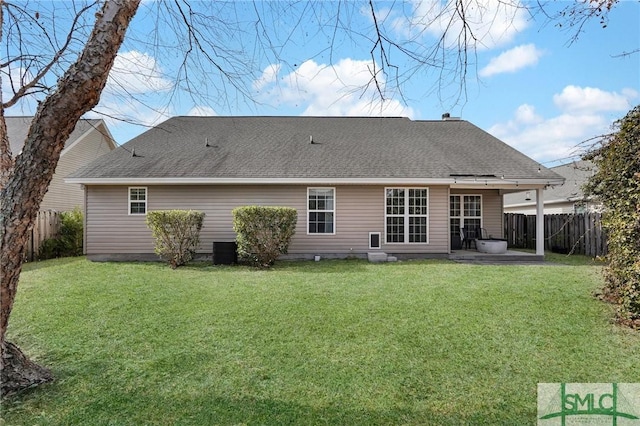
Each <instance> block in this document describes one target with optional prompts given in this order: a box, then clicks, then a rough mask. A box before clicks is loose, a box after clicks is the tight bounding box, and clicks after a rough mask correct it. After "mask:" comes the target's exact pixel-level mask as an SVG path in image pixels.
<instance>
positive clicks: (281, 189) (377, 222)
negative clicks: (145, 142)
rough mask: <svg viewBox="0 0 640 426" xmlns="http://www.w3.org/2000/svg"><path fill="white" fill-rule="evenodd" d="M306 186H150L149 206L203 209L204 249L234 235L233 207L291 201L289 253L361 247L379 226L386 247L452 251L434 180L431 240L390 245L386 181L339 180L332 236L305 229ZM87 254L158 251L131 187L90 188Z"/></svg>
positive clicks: (443, 198) (443, 191)
mask: <svg viewBox="0 0 640 426" xmlns="http://www.w3.org/2000/svg"><path fill="white" fill-rule="evenodd" d="M307 188H308V187H307V186H305V185H293V186H277V185H269V186H259V185H256V186H205V185H203V186H188V187H184V186H147V209H148V211H152V210H168V209H193V210H200V211H203V212H204V213H205V215H206V216H205V221H204V226H203V228H202V232H201V235H200V237H201V245H200V249H199V251H200V252H203V253H209V252H211V250H212V248H211V247H212V242H214V241H233V240H235V233H234V232H233V229H232V215H231V210H233V209H234V208H235V207H238V206H242V205H250V204H255V205H272V206H288V207H293V208H295V209H297V210H298V224H297V230H296V234H295V236H294V238H293V241H292V244H291V246H290V248H289V254H291V255H294V256H295V255H300V256H304V255H311V254H338V255H339V254H342V255H347V254H350V253H353V254H362V253H366V252H368V251H369V232H380V233H381V240H382V242H383V244H382V250H383V251H385V252H387V253H448V190H447V187H444V186H442V187H429V243H428V244H385V243H384V241H385V221H384V211H385V191H384V187H383V186H337V187H335V189H336V192H335V199H336V216H335V218H336V223H335V231H336V232H335V235H318V234H311V235H308V234H307V210H306V206H307ZM86 220H87V239H86V251H87V254H89V255H92V254H127V253H153V239H152V237H151V231H150V230H149V229H148V228H147V226H146V224H145V216H143V215H140V216H138V215H129V214H128V187H127V186H90V187H88V188H87V213H86Z"/></svg>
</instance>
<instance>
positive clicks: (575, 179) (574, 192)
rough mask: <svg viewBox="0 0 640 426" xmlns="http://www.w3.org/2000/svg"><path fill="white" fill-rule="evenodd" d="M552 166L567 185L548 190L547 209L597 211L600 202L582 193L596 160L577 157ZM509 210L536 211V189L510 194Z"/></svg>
mask: <svg viewBox="0 0 640 426" xmlns="http://www.w3.org/2000/svg"><path fill="white" fill-rule="evenodd" d="M550 170H552V171H554V172H556V173H557V174H559V175H560V176H562V177H564V178H565V183H564V185H561V186H553V187H549V188H547V189H545V190H544V194H543V198H544V213H545V214H563V213H587V212H591V211H597V210H599V208H600V204H599V203H596V202H594V201H592V200H591V199H589V198H587V197H585V196H584V194H583V193H582V185H584V184H585V182H586V181H587V179H589V177H591V176H592V175H593V164H592V163H591V162H589V161H574V162H572V163H569V164H563V165H561V166H556V167H552V168H551V169H550ZM504 212H505V213H522V214H527V215H534V214H536V193H535V191H524V192H518V193H514V194H507V195H505V197H504Z"/></svg>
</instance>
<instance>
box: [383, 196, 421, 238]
mask: <svg viewBox="0 0 640 426" xmlns="http://www.w3.org/2000/svg"><path fill="white" fill-rule="evenodd" d="M389 189H403V190H404V191H405V192H404V201H405V209H404V219H405V220H404V235H405V241H404V242H402V243H393V242H389V241H387V218H388V217H389V216H391V217H397V216H399V215H393V214H392V215H389V214H387V191H388V190H389ZM410 189H420V190H422V189H426V190H427V214H426V215H423V214H419V215H416V214H413V215H410V214H409V190H410ZM383 202H384V240H383V241H384V244H390V245H407V244H408V245H417V244H429V233H430V232H429V230H430V227H429V222H430V219H431V212H430V205H431V191H429V187H425V186H387V187H385V188H384V201H383ZM412 216H414V217H426V218H427V241H426V242H418V243H412V242H409V217H412ZM380 244H381V245H382V244H383V242H382V241H380Z"/></svg>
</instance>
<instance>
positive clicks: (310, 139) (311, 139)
mask: <svg viewBox="0 0 640 426" xmlns="http://www.w3.org/2000/svg"><path fill="white" fill-rule="evenodd" d="M309 143H310V144H312V145H313V144H314V143H315V142H314V141H313V135H309Z"/></svg>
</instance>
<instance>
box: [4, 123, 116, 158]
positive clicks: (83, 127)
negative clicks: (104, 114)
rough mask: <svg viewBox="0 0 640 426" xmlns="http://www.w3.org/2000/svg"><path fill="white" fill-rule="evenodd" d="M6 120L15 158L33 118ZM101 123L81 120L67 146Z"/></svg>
mask: <svg viewBox="0 0 640 426" xmlns="http://www.w3.org/2000/svg"><path fill="white" fill-rule="evenodd" d="M4 119H5V122H6V123H7V136H8V137H9V145H10V147H11V153H12V155H13V156H14V157H15V156H16V155H18V154H19V153H20V151H22V147H23V146H24V142H25V140H26V138H27V133H28V132H29V127H30V126H31V121H32V120H33V117H26V116H20V117H5V118H4ZM101 123H102V120H100V119H81V120H80V121H78V123H77V124H76V127H75V129H74V130H73V132H71V134H70V135H69V139H67V142H66V143H65V146H69V145H71V144H72V143H73V142H75V141H76V140H77V139H78V138H80V137H81V136H82V135H84V134H85V133H86V132H87V131H89V130H91V129H93V128H96V127H97V126H99V125H100V124H101ZM109 137H110V136H109Z"/></svg>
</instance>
